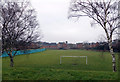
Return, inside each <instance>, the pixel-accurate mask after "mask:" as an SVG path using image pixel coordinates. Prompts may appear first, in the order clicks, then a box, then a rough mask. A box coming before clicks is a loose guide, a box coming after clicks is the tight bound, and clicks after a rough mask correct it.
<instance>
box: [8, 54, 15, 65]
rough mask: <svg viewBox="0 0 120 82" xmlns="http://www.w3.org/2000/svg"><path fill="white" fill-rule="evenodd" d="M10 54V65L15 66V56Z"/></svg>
mask: <svg viewBox="0 0 120 82" xmlns="http://www.w3.org/2000/svg"><path fill="white" fill-rule="evenodd" d="M9 56H10V67H13V66H14V62H13V56H12V54H9Z"/></svg>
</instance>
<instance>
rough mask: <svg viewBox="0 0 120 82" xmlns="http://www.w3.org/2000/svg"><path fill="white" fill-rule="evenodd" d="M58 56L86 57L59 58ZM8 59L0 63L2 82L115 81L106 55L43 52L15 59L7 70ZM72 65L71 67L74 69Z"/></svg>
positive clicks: (76, 51)
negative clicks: (21, 81)
mask: <svg viewBox="0 0 120 82" xmlns="http://www.w3.org/2000/svg"><path fill="white" fill-rule="evenodd" d="M60 56H87V57H88V64H87V65H86V63H85V58H62V64H61V65H60V64H59V62H60ZM9 61H10V59H9V57H6V58H3V59H2V64H3V66H2V70H3V72H2V74H3V76H2V78H3V80H115V79H117V73H114V72H112V62H111V61H112V57H111V55H110V54H109V53H108V52H105V53H104V54H102V52H95V51H86V50H46V51H44V52H39V53H34V54H29V55H19V56H15V58H14V64H15V66H14V67H13V68H11V67H10V66H9V63H10V62H9ZM74 64H75V65H74Z"/></svg>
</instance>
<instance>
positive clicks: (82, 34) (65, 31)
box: [31, 0, 104, 43]
mask: <svg viewBox="0 0 120 82" xmlns="http://www.w3.org/2000/svg"><path fill="white" fill-rule="evenodd" d="M70 1H71V0H31V4H32V7H33V8H35V9H36V11H37V17H38V20H39V23H40V30H41V31H40V32H42V35H43V38H42V39H41V41H45V42H63V41H68V42H69V43H78V42H84V41H88V42H96V41H98V37H99V36H100V35H101V34H103V35H104V31H103V29H102V28H101V27H98V26H96V27H91V24H90V19H89V18H87V17H82V18H80V19H79V20H78V21H76V20H74V19H68V18H67V17H68V10H69V6H70Z"/></svg>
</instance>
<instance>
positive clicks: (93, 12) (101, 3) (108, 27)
mask: <svg viewBox="0 0 120 82" xmlns="http://www.w3.org/2000/svg"><path fill="white" fill-rule="evenodd" d="M69 10H70V12H69V17H77V18H78V17H81V16H88V17H89V18H91V19H93V20H94V21H95V24H98V25H100V26H101V27H102V28H103V29H104V31H105V33H106V37H107V42H108V45H109V49H110V53H111V56H112V63H113V72H116V71H117V69H116V59H115V54H114V52H113V47H112V36H113V33H114V32H115V30H116V29H117V28H118V27H119V23H118V20H119V18H120V17H119V16H118V3H117V2H115V0H107V1H106V2H105V0H94V2H93V1H92V0H86V1H83V0H72V2H71V5H70V9H69Z"/></svg>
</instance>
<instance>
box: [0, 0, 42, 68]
mask: <svg viewBox="0 0 120 82" xmlns="http://www.w3.org/2000/svg"><path fill="white" fill-rule="evenodd" d="M29 5H30V4H29V2H19V3H18V2H8V1H7V2H5V3H4V4H2V5H1V8H0V15H1V19H0V22H1V25H2V52H6V53H7V54H8V55H9V57H10V66H11V67H13V66H14V62H13V58H14V56H15V55H16V53H17V51H18V50H26V48H27V47H26V46H27V44H28V43H30V42H33V41H36V40H38V39H39V37H40V35H38V33H37V29H38V28H39V24H38V21H37V19H36V13H35V10H34V9H33V8H32V7H31V8H30V6H29ZM13 51H15V53H14V54H13V53H12V52H13Z"/></svg>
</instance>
